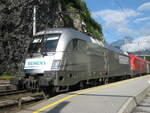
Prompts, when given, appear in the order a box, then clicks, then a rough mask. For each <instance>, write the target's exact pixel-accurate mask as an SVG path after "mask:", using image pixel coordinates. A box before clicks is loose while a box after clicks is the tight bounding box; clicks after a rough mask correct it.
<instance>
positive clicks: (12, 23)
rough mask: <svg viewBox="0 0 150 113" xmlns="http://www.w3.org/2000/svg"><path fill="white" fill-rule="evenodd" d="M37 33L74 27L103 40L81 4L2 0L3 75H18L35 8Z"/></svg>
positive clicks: (76, 0)
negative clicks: (16, 73) (44, 30)
mask: <svg viewBox="0 0 150 113" xmlns="http://www.w3.org/2000/svg"><path fill="white" fill-rule="evenodd" d="M34 5H36V7H37V31H40V30H43V29H45V28H50V27H71V28H74V29H77V30H79V31H81V32H84V33H87V34H90V35H92V36H93V37H95V38H97V39H99V40H101V39H102V29H101V26H100V25H99V24H98V23H96V22H95V21H94V20H93V19H92V18H91V16H90V13H89V11H88V8H87V6H86V4H85V2H83V1H81V0H0V74H2V73H4V72H9V73H15V72H16V70H18V67H19V66H18V63H19V62H20V61H21V60H22V59H23V57H24V55H25V53H26V51H27V48H28V45H29V42H30V40H31V39H32V16H33V6H34Z"/></svg>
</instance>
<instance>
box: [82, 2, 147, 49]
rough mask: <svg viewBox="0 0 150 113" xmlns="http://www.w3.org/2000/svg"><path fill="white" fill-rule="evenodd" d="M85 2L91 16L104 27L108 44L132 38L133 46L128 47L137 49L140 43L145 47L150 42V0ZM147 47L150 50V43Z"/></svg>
mask: <svg viewBox="0 0 150 113" xmlns="http://www.w3.org/2000/svg"><path fill="white" fill-rule="evenodd" d="M84 1H85V2H86V3H87V7H88V9H89V11H90V13H91V16H92V17H93V18H94V19H95V20H96V21H97V22H98V23H100V24H101V25H102V28H103V34H104V37H105V40H106V41H107V42H108V43H112V42H114V41H116V40H119V39H122V38H124V37H132V38H134V41H133V44H130V45H129V44H128V46H129V48H135V46H139V44H140V43H144V45H145V44H147V42H150V0H84ZM139 41H142V42H139ZM135 44H136V45H135ZM128 46H124V49H129V48H125V47H128ZM147 46H149V47H146V49H147V48H149V49H150V43H149V44H148V45H147ZM144 49H145V48H144ZM131 51H132V50H131Z"/></svg>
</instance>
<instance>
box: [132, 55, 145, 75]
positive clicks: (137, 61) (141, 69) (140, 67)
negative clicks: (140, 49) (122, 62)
mask: <svg viewBox="0 0 150 113" xmlns="http://www.w3.org/2000/svg"><path fill="white" fill-rule="evenodd" d="M129 57H130V68H131V71H132V72H133V75H137V74H145V73H147V61H146V60H144V59H142V58H140V57H138V56H136V55H133V54H129Z"/></svg>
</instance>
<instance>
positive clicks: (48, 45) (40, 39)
mask: <svg viewBox="0 0 150 113" xmlns="http://www.w3.org/2000/svg"><path fill="white" fill-rule="evenodd" d="M59 37H60V35H59V34H46V35H38V36H36V37H35V38H34V40H33V41H32V43H31V44H30V46H29V49H28V52H29V53H40V52H55V51H56V47H57V43H58V40H59Z"/></svg>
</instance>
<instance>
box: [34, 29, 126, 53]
mask: <svg viewBox="0 0 150 113" xmlns="http://www.w3.org/2000/svg"><path fill="white" fill-rule="evenodd" d="M43 34H61V35H62V37H63V38H61V40H60V42H65V43H67V42H69V41H70V40H72V39H74V38H78V39H82V40H85V41H86V42H91V43H95V44H98V45H99V46H101V47H104V48H106V49H108V50H110V51H113V52H116V53H119V54H124V55H126V54H125V53H124V52H123V51H122V50H120V49H118V48H115V47H112V46H110V45H109V44H107V43H104V42H102V41H100V40H97V39H94V38H93V37H91V36H88V35H86V34H84V33H81V32H80V31H78V30H75V29H72V28H51V29H47V30H44V31H40V32H38V33H36V35H43ZM65 43H62V44H64V45H65ZM62 44H61V45H62ZM61 48H62V46H61Z"/></svg>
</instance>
